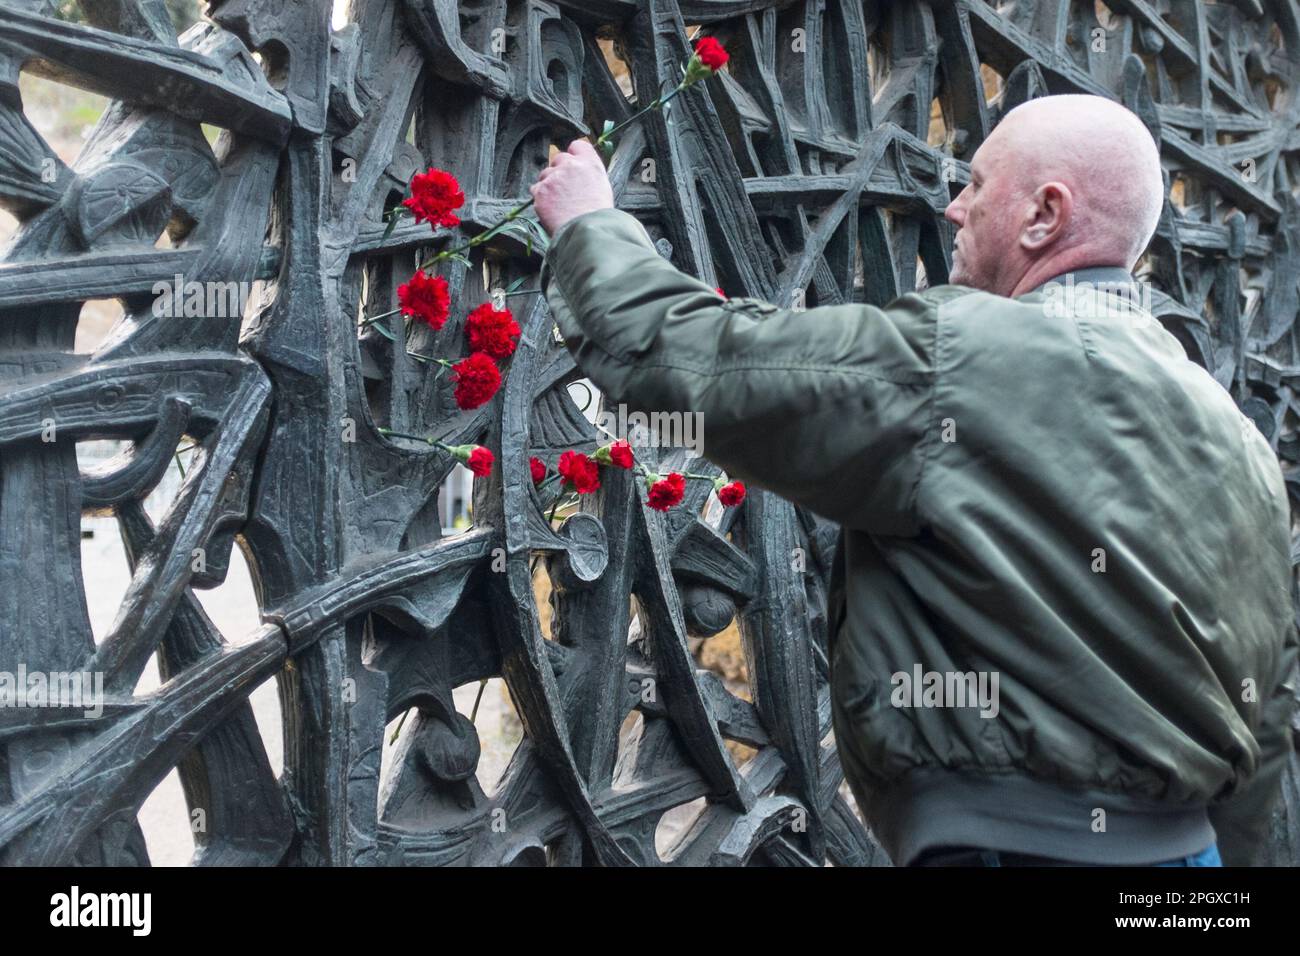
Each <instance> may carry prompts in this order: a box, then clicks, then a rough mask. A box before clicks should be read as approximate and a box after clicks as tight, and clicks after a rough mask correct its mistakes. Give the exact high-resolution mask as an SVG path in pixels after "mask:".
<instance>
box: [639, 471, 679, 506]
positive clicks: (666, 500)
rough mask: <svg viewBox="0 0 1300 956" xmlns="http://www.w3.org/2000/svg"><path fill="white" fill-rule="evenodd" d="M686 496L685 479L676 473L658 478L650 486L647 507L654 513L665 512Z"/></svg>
mask: <svg viewBox="0 0 1300 956" xmlns="http://www.w3.org/2000/svg"><path fill="white" fill-rule="evenodd" d="M685 496H686V479H685V477H683V476H682V475H681V474H679V473H678V472H675V471H674V472H672V473H671V474H669V475H668V476H667V477H665V478H660V479H659V480H658V481H656V482H655V483H654V484H652V485H651V486H650V495H649V502H648V503H649V505H650V507H651V508H654V509H655V510H656V511H667V510H668V509H669V508H672V507H674V506H676V505H679V504H681V503H682V498H684V497H685Z"/></svg>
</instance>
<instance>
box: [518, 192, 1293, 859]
mask: <svg viewBox="0 0 1300 956" xmlns="http://www.w3.org/2000/svg"><path fill="white" fill-rule="evenodd" d="M1109 271H1110V272H1111V273H1114V272H1115V271H1117V270H1109ZM1079 275H1081V274H1079ZM1120 275H1123V274H1122V273H1120ZM1110 278H1111V279H1113V278H1114V276H1113V275H1112V276H1111V277H1110ZM1108 281H1109V280H1108ZM543 283H544V288H545V289H546V292H547V298H548V302H549V304H550V306H551V309H552V311H553V313H554V315H555V318H556V322H557V324H558V326H559V329H560V332H561V333H562V334H563V335H564V336H565V340H566V344H567V345H568V347H569V349H570V350H571V351H572V353H573V355H574V356H575V358H576V360H577V361H578V363H579V365H580V366H581V368H582V370H583V371H584V373H585V374H587V375H588V376H589V377H590V378H591V379H592V381H593V382H594V383H595V384H596V385H597V387H599V388H600V389H601V390H602V392H604V393H605V395H606V396H607V398H608V399H609V400H610V401H613V402H623V403H626V404H627V405H628V406H630V407H631V408H634V409H640V410H646V411H651V410H653V411H669V412H671V411H694V412H699V413H701V414H702V417H703V420H702V426H703V436H702V438H703V452H704V455H705V457H707V458H708V459H709V460H711V461H713V462H714V463H716V464H718V465H719V466H721V467H723V468H724V469H726V471H727V473H728V474H729V475H730V476H731V477H734V478H739V479H741V480H743V481H746V482H748V483H751V484H753V485H755V486H757V487H761V488H765V489H768V490H770V491H773V492H775V493H776V494H779V495H781V496H782V497H785V498H787V499H789V500H791V501H793V502H795V503H797V504H800V505H803V506H806V507H807V508H809V509H810V510H812V511H814V512H816V513H818V514H821V515H823V516H825V517H827V518H830V519H833V520H835V521H838V522H840V523H841V524H842V526H843V533H842V536H841V542H840V550H839V553H838V554H837V562H836V564H837V571H836V573H837V577H838V578H839V580H838V581H837V582H835V584H834V592H835V595H836V604H835V608H834V609H833V613H832V638H833V646H832V655H831V660H832V666H831V683H832V705H833V706H832V712H833V716H834V726H835V733H836V741H837V745H838V747H839V750H840V755H841V760H842V763H843V765H844V769H845V774H846V777H847V778H848V780H849V783H850V785H851V786H852V788H853V791H854V794H855V797H856V798H857V801H858V804H859V807H860V808H861V809H862V811H863V813H864V815H865V816H866V818H867V820H868V822H869V823H870V824H871V826H872V830H873V833H874V834H875V836H876V837H877V839H879V840H880V842H881V843H882V845H883V846H884V847H885V848H886V850H888V851H889V853H890V855H891V856H892V857H893V859H894V860H895V862H897V863H907V862H910V861H912V860H914V859H915V858H916V857H917V856H918V855H920V854H921V853H922V852H923V851H924V850H926V849H928V848H930V847H935V846H945V845H947V846H953V845H967V846H982V847H989V848H993V849H1003V850H1009V851H1015V852H1027V853H1038V854H1042V855H1047V856H1055V857H1059V858H1062V859H1071V860H1077V861H1080V862H1098V863H1102V862H1110V863H1149V862H1155V861H1157V860H1162V859H1168V858H1172V857H1175V856H1181V855H1186V854H1188V853H1193V852H1196V851H1198V850H1200V849H1202V848H1204V846H1205V845H1207V843H1208V842H1209V841H1210V840H1213V839H1215V838H1216V835H1217V839H1218V841H1219V847H1220V852H1221V853H1222V855H1223V857H1224V860H1225V862H1228V863H1244V862H1249V861H1250V860H1251V859H1252V857H1253V855H1254V854H1255V852H1256V850H1257V849H1258V847H1259V844H1260V840H1261V838H1262V836H1263V833H1264V832H1265V830H1266V828H1267V823H1268V816H1269V808H1270V805H1271V802H1272V800H1273V799H1274V798H1275V796H1276V793H1277V791H1278V781H1279V778H1280V774H1281V772H1282V768H1283V766H1284V764H1285V761H1286V759H1287V754H1288V753H1289V751H1290V749H1291V746H1292V744H1291V731H1290V728H1289V719H1290V713H1291V710H1292V708H1293V707H1294V703H1295V696H1294V691H1293V689H1292V687H1290V686H1288V684H1287V683H1286V680H1287V678H1288V677H1289V675H1290V673H1291V671H1292V669H1293V668H1294V663H1295V659H1296V653H1297V647H1296V640H1295V624H1294V617H1293V604H1292V597H1291V587H1292V585H1291V563H1290V536H1289V520H1290V519H1289V510H1288V505H1287V500H1286V493H1285V488H1284V485H1283V480H1282V476H1281V472H1280V468H1279V466H1278V464H1277V461H1276V458H1275V457H1274V456H1273V454H1272V452H1271V450H1270V449H1269V447H1268V444H1267V442H1266V441H1265V440H1264V439H1263V437H1262V436H1261V435H1260V434H1259V433H1258V430H1257V429H1255V428H1254V426H1253V424H1251V423H1250V422H1249V420H1247V419H1246V418H1245V417H1244V416H1242V415H1241V413H1240V412H1239V411H1238V410H1237V408H1236V406H1235V404H1234V403H1233V402H1232V400H1231V398H1230V397H1229V396H1228V394H1227V393H1226V392H1225V391H1224V390H1223V389H1222V388H1221V387H1220V386H1219V385H1218V384H1217V383H1216V382H1215V381H1214V380H1213V379H1212V378H1211V377H1210V376H1209V375H1208V374H1207V373H1206V372H1205V371H1204V370H1203V369H1201V368H1200V367H1199V366H1196V365H1195V364H1194V363H1192V362H1190V361H1188V360H1187V358H1186V356H1185V354H1184V352H1183V350H1182V348H1181V346H1180V345H1179V344H1178V343H1177V340H1176V339H1174V337H1173V336H1172V335H1170V334H1169V333H1168V332H1166V331H1165V330H1164V329H1163V328H1162V327H1161V326H1160V324H1159V323H1158V322H1156V321H1155V320H1154V319H1152V318H1151V317H1150V316H1149V314H1147V313H1146V312H1144V311H1143V310H1141V309H1140V308H1129V307H1127V306H1125V307H1122V308H1100V307H1098V301H1100V300H1098V299H1097V297H1089V296H1087V295H1080V296H1078V297H1076V299H1077V301H1076V302H1073V303H1071V304H1070V305H1069V306H1068V307H1065V308H1060V307H1055V308H1054V307H1051V306H1052V305H1053V303H1052V301H1051V293H1053V292H1055V291H1057V290H1056V289H1049V290H1047V291H1046V292H1045V291H1043V290H1040V291H1036V292H1035V293H1032V294H1030V295H1026V296H1022V297H1020V298H1018V299H1015V300H1011V299H1006V298H1002V297H998V296H993V295H989V294H987V293H983V292H978V291H975V290H972V289H967V288H963V287H959V286H939V287H936V288H933V289H931V290H928V291H926V292H924V293H920V294H909V295H905V296H902V297H900V298H899V299H897V300H895V301H894V302H892V303H890V304H889V306H888V307H887V308H885V309H877V308H874V307H870V306H864V305H841V306H825V307H818V308H813V309H809V310H807V311H803V312H798V313H795V312H790V311H786V310H780V309H777V308H775V307H773V306H771V305H767V304H765V303H761V302H758V301H755V300H751V299H732V300H729V301H725V302H724V301H722V300H720V299H719V297H718V296H717V294H716V293H715V292H714V291H713V290H712V289H710V288H709V287H708V286H706V285H705V284H704V283H702V282H699V281H698V280H695V279H693V278H691V277H689V276H687V275H685V274H683V273H681V272H680V271H678V270H677V269H675V268H673V267H672V265H671V264H670V263H668V262H666V261H665V260H664V259H662V258H661V257H660V256H659V255H658V254H657V253H656V251H655V249H654V247H653V245H652V244H651V242H650V241H649V237H648V236H647V235H646V233H645V231H644V229H643V228H642V227H641V226H640V224H639V223H638V222H637V221H636V220H635V219H634V218H632V217H631V216H629V215H627V214H625V213H622V212H619V211H615V210H606V211H600V212H595V213H590V214H588V215H585V216H582V217H579V218H578V219H576V220H574V221H572V222H571V223H569V224H567V225H566V226H565V227H564V228H563V229H562V230H560V232H559V233H558V234H557V236H556V237H555V239H554V242H553V244H552V246H551V249H550V252H549V254H548V258H547V267H546V270H545V274H544V277H543ZM1081 288H1082V286H1081ZM1104 301H1105V302H1106V303H1109V302H1110V300H1109V299H1107V300H1104ZM1089 302H1091V305H1088V303H1089ZM1080 303H1082V304H1083V305H1082V307H1081V305H1080ZM1056 304H1057V305H1059V299H1058V301H1057V303H1056ZM929 675H937V676H938V679H939V681H940V685H941V686H940V689H939V692H938V695H937V696H936V697H935V698H934V699H930V698H929V697H927V696H925V695H923V694H922V693H921V690H920V689H919V685H920V684H921V683H923V682H924V683H926V684H927V686H930V687H933V684H932V683H930V681H929ZM953 675H957V680H956V681H954V680H953ZM964 675H970V676H971V677H972V678H978V679H984V678H995V681H996V682H994V681H993V680H990V681H988V682H986V684H984V685H981V686H983V687H985V688H987V687H988V686H990V685H991V686H992V687H993V688H994V689H995V691H996V706H995V707H992V708H990V707H987V706H982V707H981V706H977V705H972V701H962V700H960V699H955V698H953V697H952V696H951V691H952V689H953V688H956V689H958V690H960V689H961V679H962V677H963V676H964ZM945 680H946V686H947V687H948V689H949V697H948V698H945V697H944V696H943V686H944V682H945ZM909 681H910V682H911V683H915V684H917V685H918V687H917V688H915V689H914V688H912V687H911V686H910V684H909ZM968 686H971V687H973V686H974V683H972V684H970V685H968ZM990 711H993V713H990ZM1211 824H1212V827H1211Z"/></svg>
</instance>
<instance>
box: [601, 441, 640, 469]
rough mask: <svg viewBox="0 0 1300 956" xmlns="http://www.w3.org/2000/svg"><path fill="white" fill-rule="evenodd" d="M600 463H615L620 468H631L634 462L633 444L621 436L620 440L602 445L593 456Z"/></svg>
mask: <svg viewBox="0 0 1300 956" xmlns="http://www.w3.org/2000/svg"><path fill="white" fill-rule="evenodd" d="M591 457H592V458H593V459H595V461H596V464H598V465H615V466H617V467H619V468H631V467H632V464H633V459H632V446H631V445H629V444H628V443H627V442H626V441H625V440H623V439H622V438H620V439H619V440H618V441H614V442H610V443H609V444H608V445H601V446H600V447H599V448H597V449H596V454H594V455H592V456H591Z"/></svg>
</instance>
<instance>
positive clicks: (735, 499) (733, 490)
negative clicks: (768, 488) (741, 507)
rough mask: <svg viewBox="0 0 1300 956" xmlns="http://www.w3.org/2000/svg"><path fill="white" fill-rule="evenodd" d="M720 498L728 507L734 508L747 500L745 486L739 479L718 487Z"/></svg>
mask: <svg viewBox="0 0 1300 956" xmlns="http://www.w3.org/2000/svg"><path fill="white" fill-rule="evenodd" d="M718 500H719V501H721V502H722V503H723V505H725V506H726V507H728V508H734V507H735V506H736V505H738V504H740V503H741V502H742V501H744V500H745V486H744V485H742V484H741V483H740V482H738V481H733V482H731V484H728V485H723V486H722V487H721V488H719V489H718Z"/></svg>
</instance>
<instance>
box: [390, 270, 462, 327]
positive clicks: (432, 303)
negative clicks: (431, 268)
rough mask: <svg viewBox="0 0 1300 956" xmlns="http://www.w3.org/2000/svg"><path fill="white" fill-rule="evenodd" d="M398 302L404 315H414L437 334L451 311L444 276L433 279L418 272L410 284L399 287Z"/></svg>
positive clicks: (405, 283)
mask: <svg viewBox="0 0 1300 956" xmlns="http://www.w3.org/2000/svg"><path fill="white" fill-rule="evenodd" d="M397 302H398V304H399V305H400V306H401V307H402V314H403V315H414V316H419V318H420V319H421V320H422V321H424V322H426V323H428V325H429V327H430V328H431V329H433V330H434V331H435V332H436V331H437V330H438V329H440V328H442V326H443V323H444V322H446V321H447V313H448V311H450V309H451V295H450V293H449V292H448V291H447V280H446V279H444V278H443V277H442V276H433V277H432V278H431V277H430V276H429V275H428V274H427V273H425V272H423V271H419V270H417V271H416V273H415V275H413V276H411V280H410V281H409V282H404V283H403V284H402V285H399V286H398V287H397Z"/></svg>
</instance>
